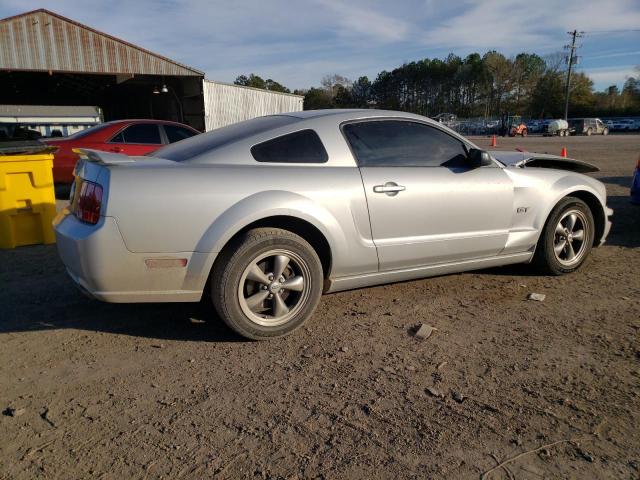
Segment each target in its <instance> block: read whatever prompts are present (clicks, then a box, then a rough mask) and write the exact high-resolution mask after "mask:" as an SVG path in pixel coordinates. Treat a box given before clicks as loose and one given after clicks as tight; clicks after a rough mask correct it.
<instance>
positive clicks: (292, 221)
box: [212, 215, 333, 279]
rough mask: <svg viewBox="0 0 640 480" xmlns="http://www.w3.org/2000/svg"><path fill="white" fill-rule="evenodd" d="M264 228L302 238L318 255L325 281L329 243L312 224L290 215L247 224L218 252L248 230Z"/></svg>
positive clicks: (328, 270) (327, 275) (330, 253)
mask: <svg viewBox="0 0 640 480" xmlns="http://www.w3.org/2000/svg"><path fill="white" fill-rule="evenodd" d="M264 227H270V228H280V229H282V230H287V231H289V232H291V233H295V234H296V235H298V236H300V237H302V238H304V239H305V240H306V241H307V242H308V243H309V245H311V247H312V248H313V249H314V250H315V251H316V253H317V254H318V258H319V259H320V263H321V264H322V272H323V276H324V278H325V279H326V278H328V277H329V274H330V273H331V266H332V261H333V258H332V252H331V246H330V245H329V241H328V240H327V238H326V237H325V235H324V234H323V233H322V232H321V231H320V229H319V228H318V227H316V226H315V225H314V224H312V223H311V222H309V221H307V220H304V219H302V218H299V217H295V216H292V215H271V216H268V217H264V218H261V219H259V220H255V221H253V222H251V223H249V224H247V225H245V226H244V227H242V228H241V229H240V230H238V231H237V232H236V233H235V234H234V235H233V236H231V238H229V240H227V242H226V243H225V244H224V246H222V249H221V250H220V251H222V250H224V249H225V248H227V247H228V246H229V245H230V244H233V242H235V241H236V240H237V239H238V238H239V237H241V236H242V235H244V234H245V233H246V232H248V231H249V230H253V229H254V228H264ZM219 258H220V256H218V257H217V258H216V261H218V259H219ZM216 261H214V263H213V265H212V268H213V266H215V263H216Z"/></svg>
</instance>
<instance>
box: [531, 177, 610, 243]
mask: <svg viewBox="0 0 640 480" xmlns="http://www.w3.org/2000/svg"><path fill="white" fill-rule="evenodd" d="M567 197H575V198H579V199H580V200H582V201H583V202H584V203H586V204H587V206H588V207H589V210H590V211H591V214H592V215H593V223H594V229H595V231H594V235H593V246H594V247H596V246H598V245H599V244H600V240H601V239H602V236H603V235H604V231H605V225H606V216H605V211H604V207H603V206H602V203H601V202H600V200H599V199H598V197H597V196H596V195H595V194H594V193H593V192H590V191H589V190H585V189H576V190H571V191H568V192H564V193H563V194H562V195H560V196H559V197H558V198H556V200H555V201H554V202H553V203H552V204H551V207H550V208H549V209H548V211H547V212H546V213H545V215H544V217H543V218H544V221H543V222H541V224H540V233H539V235H538V241H537V242H536V246H537V244H538V242H539V241H540V235H542V232H543V230H544V227H545V226H546V224H547V222H548V221H549V216H550V215H551V212H553V209H554V208H556V206H557V205H558V203H560V202H561V201H562V200H563V199H565V198H567Z"/></svg>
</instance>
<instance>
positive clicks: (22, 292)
mask: <svg viewBox="0 0 640 480" xmlns="http://www.w3.org/2000/svg"><path fill="white" fill-rule="evenodd" d="M0 284H2V285H3V288H2V289H0V305H2V314H1V316H0V335H1V334H3V333H10V332H28V331H46V330H57V329H79V330H89V331H100V332H106V333H113V334H118V335H131V336H137V337H148V338H154V339H160V340H180V341H197V342H200V341H209V342H238V341H244V340H243V339H242V338H241V337H239V336H237V335H236V334H234V333H233V332H232V331H231V330H230V329H229V328H227V326H226V325H225V324H224V322H222V320H220V319H218V318H217V316H216V315H215V313H214V312H213V306H212V305H210V304H209V303H208V302H200V303H148V304H145V303H141V304H110V303H103V302H100V301H97V300H93V299H90V298H87V297H85V296H84V295H83V294H82V293H81V292H80V291H79V290H78V289H77V288H76V286H75V285H74V284H73V281H72V280H71V279H70V278H69V277H68V276H67V274H66V273H65V271H64V268H63V266H62V263H61V261H60V260H59V259H58V255H57V252H56V249H55V245H41V246H32V247H20V248H16V249H13V250H4V251H3V250H0Z"/></svg>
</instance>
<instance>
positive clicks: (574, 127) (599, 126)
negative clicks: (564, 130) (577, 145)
mask: <svg viewBox="0 0 640 480" xmlns="http://www.w3.org/2000/svg"><path fill="white" fill-rule="evenodd" d="M569 129H570V130H571V134H572V135H586V136H590V135H609V127H607V126H606V125H605V124H604V123H603V122H602V120H600V119H599V118H570V119H569Z"/></svg>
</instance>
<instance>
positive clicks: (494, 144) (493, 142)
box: [489, 135, 498, 147]
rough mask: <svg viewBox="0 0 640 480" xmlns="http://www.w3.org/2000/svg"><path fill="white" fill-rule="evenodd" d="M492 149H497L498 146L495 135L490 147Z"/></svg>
mask: <svg viewBox="0 0 640 480" xmlns="http://www.w3.org/2000/svg"><path fill="white" fill-rule="evenodd" d="M489 146H490V147H497V146H498V142H497V141H496V136H495V135H494V136H493V137H491V145H489Z"/></svg>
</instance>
